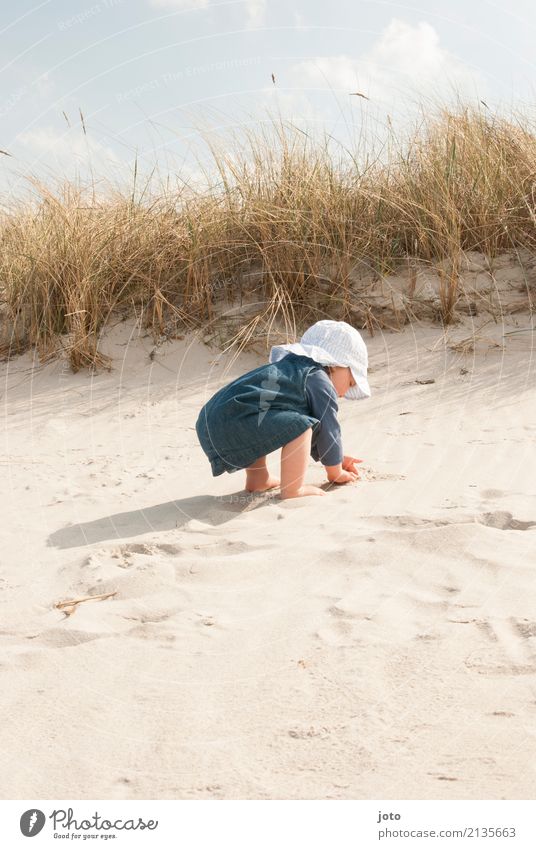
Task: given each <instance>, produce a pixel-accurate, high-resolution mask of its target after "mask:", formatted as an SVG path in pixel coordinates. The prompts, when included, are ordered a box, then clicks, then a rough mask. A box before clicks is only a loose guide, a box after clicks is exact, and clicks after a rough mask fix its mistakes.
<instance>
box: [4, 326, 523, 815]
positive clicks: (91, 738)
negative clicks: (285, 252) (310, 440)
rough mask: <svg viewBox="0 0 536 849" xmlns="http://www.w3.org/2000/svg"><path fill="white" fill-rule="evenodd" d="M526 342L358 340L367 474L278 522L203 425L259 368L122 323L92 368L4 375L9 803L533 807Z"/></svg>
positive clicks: (281, 506) (285, 510)
mask: <svg viewBox="0 0 536 849" xmlns="http://www.w3.org/2000/svg"><path fill="white" fill-rule="evenodd" d="M530 326H531V317H530V315H528V314H522V313H519V314H516V315H513V316H507V317H504V318H503V319H501V320H499V321H497V323H494V322H491V323H487V324H486V326H485V329H482V331H481V332H478V328H479V318H478V317H472V316H466V318H465V319H464V322H463V323H461V324H455V325H452V326H451V327H449V328H446V329H444V330H443V329H442V328H441V327H440V326H438V325H432V324H426V323H422V324H414V325H412V326H409V325H408V326H406V328H405V329H404V330H403V331H402V332H399V333H395V332H383V333H377V334H375V335H374V337H370V335H369V334H368V333H366V332H364V333H363V335H364V338H365V341H366V343H367V346H368V350H369V358H370V371H369V379H370V384H371V388H372V397H371V398H370V399H369V400H366V401H360V402H354V403H351V402H348V401H345V400H342V401H341V403H340V421H341V424H342V431H343V442H344V447H345V451H347V453H351V454H353V455H354V456H357V457H359V458H362V459H363V463H362V465H361V479H360V480H359V481H358V482H356V483H355V484H351V485H346V486H341V487H331V488H330V489H329V493H328V497H327V498H316V499H315V498H302V499H295V500H288V501H281V500H280V499H279V498H278V495H277V491H273V492H270V493H266V494H263V495H254V496H251V495H248V494H247V493H246V492H245V490H244V489H243V487H244V475H243V473H242V472H238V473H236V474H233V475H228V474H226V475H222V476H221V477H218V478H212V476H211V473H210V468H209V465H208V462H207V460H206V457H205V456H204V454H203V452H202V450H201V448H200V446H199V444H198V443H197V439H196V434H195V429H194V425H195V420H196V416H197V413H198V411H199V409H200V407H201V406H202V404H203V403H204V402H205V400H207V398H208V397H210V395H211V394H212V393H213V392H215V391H216V390H217V389H218V388H219V387H220V386H222V385H224V383H227V382H229V381H230V380H231V379H233V378H234V377H236V376H238V375H239V374H242V373H243V372H245V371H247V370H249V369H251V368H254V367H256V366H257V365H261V364H262V363H263V362H266V361H267V356H264V357H263V356H261V355H257V354H254V353H252V352H250V353H247V354H243V355H241V356H240V357H239V358H238V359H237V360H235V361H234V362H232V363H231V358H230V355H223V356H221V355H220V354H219V353H218V351H216V350H215V349H211V348H209V347H208V346H207V345H205V344H204V343H203V342H202V341H201V340H200V339H196V338H195V337H194V336H193V335H192V336H186V337H185V338H184V339H183V340H175V341H169V342H166V343H165V344H163V345H161V346H159V347H158V348H157V349H156V350H155V351H153V349H154V343H153V341H152V339H151V337H150V336H149V335H148V334H147V332H146V331H142V330H140V329H139V328H138V327H137V326H136V325H135V323H134V321H131V320H127V321H124V322H118V323H117V325H116V326H115V327H114V328H113V329H111V330H110V331H109V332H108V333H107V335H106V337H105V339H104V340H103V342H102V344H101V349H102V350H103V352H105V353H107V354H108V355H110V356H111V357H112V358H113V370H112V371H111V372H109V373H108V372H101V373H99V374H96V375H91V374H89V373H88V372H87V371H80V372H78V373H76V374H73V373H71V371H70V369H69V367H68V365H66V364H65V363H63V362H60V361H55V362H49V363H47V364H45V365H39V364H38V362H37V358H36V356H35V355H34V354H33V353H27V354H24V355H23V356H20V357H17V358H15V359H13V360H11V361H10V362H4V363H2V364H1V365H0V375H1V383H0V385H1V391H2V433H3V456H2V472H3V474H2V505H3V520H2V555H1V569H0V635H1V656H0V680H1V688H0V691H1V697H0V699H1V707H0V716H1V722H0V746H1V750H2V764H3V769H2V773H1V775H2V778H1V787H0V793H1V796H2V798H35V799H39V798H41V799H43V798H46V799H53V798H73V799H113V798H118V799H119V798H121V799H136V798H139V799H190V798H214V799H352V798H353V799H356V798H357V799H389V798H393V799H397V798H398V799H531V798H534V794H535V792H536V766H535V765H536V734H535V728H536V578H535V574H536V572H535V568H536V497H535V496H536V483H535V480H536V453H535V450H534V449H535V439H536V395H535V392H534V386H535V375H536V364H535V359H534V334H533V333H531V332H518V333H513V332H512V331H515V330H524V329H526V328H529V327H530ZM471 336H473V337H474V345H472V346H471V345H466V346H465V352H463V351H460V350H453V349H452V348H451V347H449V346H450V345H451V344H455V343H456V342H459V341H460V340H465V339H467V338H469V337H471ZM151 352H153V353H152V354H151ZM430 381H433V382H430ZM278 464H279V454H278V453H276V454H273V455H271V456H270V457H269V466H270V468H271V470H272V471H273V472H275V473H278V468H279V466H278ZM324 479H325V476H324V472H323V468H322V466H321V465H320V464H317V463H314V461H313V460H311V464H310V469H309V474H308V482H309V483H317V484H321V483H322V481H323V480H324ZM106 593H115V595H112V596H110V597H109V598H107V599H104V600H93V601H87V602H82V603H80V604H78V605H75V607H74V608H73V609H72V612H70V615H67V614H66V613H65V612H64V611H62V610H61V609H58V608H56V607H55V604H56V603H58V602H61V601H65V600H70V599H71V600H73V599H79V598H84V597H87V596H91V595H100V594H106Z"/></svg>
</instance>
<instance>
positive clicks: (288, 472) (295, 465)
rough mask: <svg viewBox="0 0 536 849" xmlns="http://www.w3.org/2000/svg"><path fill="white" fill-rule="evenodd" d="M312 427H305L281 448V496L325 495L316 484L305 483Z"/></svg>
mask: <svg viewBox="0 0 536 849" xmlns="http://www.w3.org/2000/svg"><path fill="white" fill-rule="evenodd" d="M312 434H313V429H312V428H311V427H309V428H307V430H306V431H305V432H304V433H301V434H300V435H299V436H298V437H297V438H296V439H293V440H292V442H287V444H286V445H284V446H283V448H282V449H281V498H299V497H300V496H301V495H325V494H326V493H325V492H324V490H323V489H320V487H318V486H309V485H305V484H304V483H303V482H304V480H305V473H306V471H307V464H308V463H309V455H310V453H311V437H312Z"/></svg>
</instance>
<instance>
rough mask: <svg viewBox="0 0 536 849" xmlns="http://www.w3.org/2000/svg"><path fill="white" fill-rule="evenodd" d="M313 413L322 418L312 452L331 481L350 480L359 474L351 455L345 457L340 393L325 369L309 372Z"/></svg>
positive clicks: (346, 481)
mask: <svg viewBox="0 0 536 849" xmlns="http://www.w3.org/2000/svg"><path fill="white" fill-rule="evenodd" d="M305 389H306V393H307V400H308V403H309V407H310V410H311V413H312V415H313V416H314V417H315V418H317V419H318V420H319V423H318V425H317V426H315V430H314V439H313V442H312V444H311V455H312V457H313V459H314V460H317V461H320V462H321V463H322V464H323V466H324V468H325V470H326V474H327V476H328V480H329V481H330V482H332V483H349V482H350V481H353V480H356V478H357V477H358V475H357V472H356V471H355V469H354V466H353V463H352V462H351V461H353V458H352V457H346V456H344V453H343V448H342V437H341V428H340V425H339V421H338V419H337V413H338V411H339V406H338V404H337V393H336V391H335V388H334V386H333V384H332V383H331V380H330V379H329V377H327V375H326V373H325V372H321V371H316V372H313V373H312V374H311V375H308V377H307V381H306V385H305Z"/></svg>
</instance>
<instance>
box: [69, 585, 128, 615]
mask: <svg viewBox="0 0 536 849" xmlns="http://www.w3.org/2000/svg"><path fill="white" fill-rule="evenodd" d="M114 595H117V590H114V591H113V592H111V593H101V594H100V595H88V596H85V597H84V598H74V599H71V600H70V601H58V602H57V603H56V604H55V605H54V607H56V608H57V609H58V610H63V612H64V613H65V615H66V616H71V615H72V614H73V613H74V612H75V610H76V608H77V606H78V605H79V604H82V603H83V602H84V601H97V600H99V599H105V598H110V597H111V596H114Z"/></svg>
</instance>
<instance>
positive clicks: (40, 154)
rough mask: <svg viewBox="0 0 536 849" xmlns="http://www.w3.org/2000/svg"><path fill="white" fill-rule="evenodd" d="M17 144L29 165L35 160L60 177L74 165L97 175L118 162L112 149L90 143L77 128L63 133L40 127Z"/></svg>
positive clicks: (90, 140) (21, 134) (24, 134)
mask: <svg viewBox="0 0 536 849" xmlns="http://www.w3.org/2000/svg"><path fill="white" fill-rule="evenodd" d="M17 141H18V143H19V144H22V145H23V147H24V148H26V150H27V152H28V155H27V164H28V165H33V164H34V161H35V160H37V161H38V162H40V163H43V164H45V165H47V166H52V165H54V166H56V170H58V171H59V172H60V173H62V174H65V173H66V172H67V171H68V170H69V169H70V168H71V167H72V166H73V165H89V164H91V165H92V166H93V167H94V169H95V171H97V170H99V169H100V168H102V167H105V166H107V165H110V164H112V165H117V164H119V163H120V162H121V160H120V159H119V158H118V157H117V156H116V154H115V153H114V151H113V150H112V149H111V148H109V147H106V146H105V145H103V144H101V143H100V142H98V141H96V140H95V139H92V138H91V136H85V135H84V134H83V132H82V130H81V128H78V127H74V128H72V129H70V130H66V131H65V132H64V133H62V132H59V131H58V130H56V129H54V128H53V127H42V128H39V129H36V130H31V131H29V132H27V133H20V134H19V136H18V137H17ZM32 157H33V158H34V161H32V159H31V158H32Z"/></svg>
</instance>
